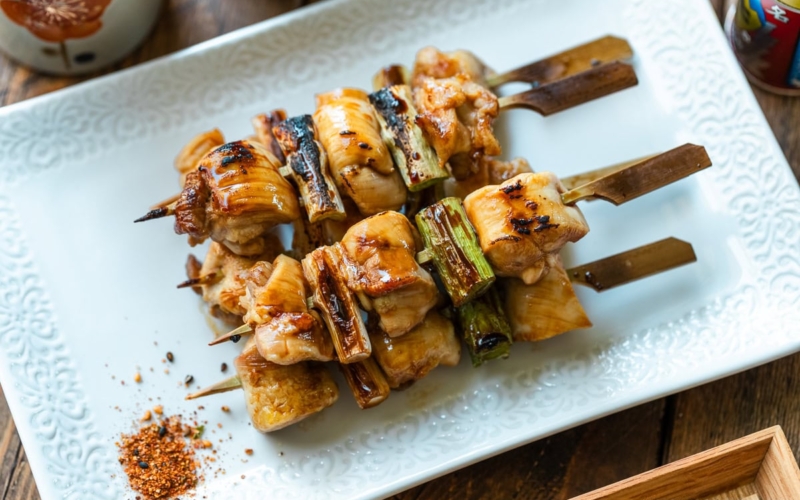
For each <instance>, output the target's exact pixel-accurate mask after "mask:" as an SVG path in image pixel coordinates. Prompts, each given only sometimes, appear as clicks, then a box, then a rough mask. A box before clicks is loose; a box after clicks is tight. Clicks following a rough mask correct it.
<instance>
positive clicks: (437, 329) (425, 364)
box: [370, 311, 461, 389]
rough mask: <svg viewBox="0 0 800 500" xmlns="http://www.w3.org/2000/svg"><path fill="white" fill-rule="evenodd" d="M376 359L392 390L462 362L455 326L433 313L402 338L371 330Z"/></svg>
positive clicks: (375, 329)
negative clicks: (443, 367)
mask: <svg viewBox="0 0 800 500" xmlns="http://www.w3.org/2000/svg"><path fill="white" fill-rule="evenodd" d="M370 340H371V341H372V350H373V354H374V357H375V359H376V360H377V361H378V364H379V365H380V367H381V368H382V369H383V372H384V373H385V374H386V380H387V381H388V382H389V386H390V387H391V388H392V389H398V388H403V387H407V386H409V385H410V384H412V383H413V382H415V381H417V380H419V379H421V378H422V377H424V376H425V375H427V374H428V373H429V372H430V371H431V370H433V369H434V368H436V367H437V366H439V365H444V366H456V365H457V364H458V362H459V360H460V359H461V342H460V341H459V339H458V337H457V336H456V333H455V328H454V327H453V323H451V322H450V320H448V319H447V318H445V317H444V316H442V315H441V314H439V313H438V312H436V311H430V312H428V314H427V315H426V316H425V319H424V320H423V321H422V323H420V324H419V325H417V326H415V327H414V328H412V329H411V331H410V332H408V333H406V334H405V335H402V336H400V337H390V336H389V335H387V334H386V332H384V331H383V330H381V329H379V328H377V325H375V327H373V328H370Z"/></svg>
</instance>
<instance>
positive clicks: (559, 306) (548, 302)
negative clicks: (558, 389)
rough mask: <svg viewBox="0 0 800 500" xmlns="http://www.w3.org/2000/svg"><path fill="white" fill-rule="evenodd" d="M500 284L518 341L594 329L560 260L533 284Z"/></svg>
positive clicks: (507, 281) (506, 281)
mask: <svg viewBox="0 0 800 500" xmlns="http://www.w3.org/2000/svg"><path fill="white" fill-rule="evenodd" d="M500 283H501V286H502V287H503V288H504V289H505V295H506V300H505V310H506V314H507V315H508V322H509V323H510V324H511V333H512V334H513V336H514V342H521V341H529V342H535V341H537V340H544V339H547V338H550V337H554V336H556V335H560V334H562V333H564V332H568V331H570V330H575V329H578V328H589V327H590V326H592V322H591V321H589V318H588V317H587V316H586V311H584V310H583V307H582V306H581V303H580V302H579V301H578V297H576V296H575V291H574V290H573V289H572V283H571V282H570V279H569V276H567V273H566V271H565V270H564V266H563V264H562V263H561V258H560V257H559V258H557V259H556V260H555V262H554V265H553V267H552V268H551V269H550V272H548V273H547V274H546V275H545V276H544V277H542V279H540V280H539V281H537V282H536V283H534V284H533V285H526V284H525V283H523V282H522V281H521V280H518V279H516V278H503V279H501V280H500ZM376 344H377V343H375V342H374V343H373V345H376Z"/></svg>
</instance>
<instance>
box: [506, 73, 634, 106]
mask: <svg viewBox="0 0 800 500" xmlns="http://www.w3.org/2000/svg"><path fill="white" fill-rule="evenodd" d="M638 83H639V80H638V79H637V78H636V72H635V71H634V70H633V66H631V65H629V64H625V63H622V62H619V61H615V62H611V63H608V64H603V65H601V66H597V67H595V68H592V69H590V70H588V71H584V72H582V73H578V74H575V75H572V76H569V77H567V78H563V79H561V80H557V81H555V82H553V83H549V84H547V85H542V86H539V87H536V88H534V89H531V90H528V91H526V92H520V93H519V94H514V95H510V96H505V97H501V98H499V99H498V103H499V105H500V110H501V111H502V110H504V109H513V108H525V109H530V110H532V111H535V112H537V113H539V114H540V115H542V116H550V115H552V114H554V113H558V112H559V111H563V110H565V109H568V108H572V107H575V106H578V105H580V104H584V103H587V102H589V101H593V100H595V99H599V98H601V97H605V96H607V95H609V94H613V93H615V92H619V91H620V90H624V89H627V88H630V87H633V86H635V85H637V84H638Z"/></svg>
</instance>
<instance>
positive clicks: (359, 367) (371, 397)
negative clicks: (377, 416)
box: [339, 357, 390, 410]
mask: <svg viewBox="0 0 800 500" xmlns="http://www.w3.org/2000/svg"><path fill="white" fill-rule="evenodd" d="M339 368H340V369H341V370H342V374H343V375H344V378H345V380H347V385H349V386H350V390H351V391H353V397H355V399H356V403H358V406H359V407H360V408H361V409H362V410H366V409H367V408H372V407H373V406H377V405H379V404H380V403H382V402H383V400H385V399H386V398H388V397H389V390H390V389H389V382H387V381H386V376H385V375H384V374H383V371H381V368H380V367H379V366H378V364H377V363H376V362H375V359H374V358H371V357H370V358H366V359H365V360H364V361H359V362H358V363H350V364H347V365H343V364H340V365H339Z"/></svg>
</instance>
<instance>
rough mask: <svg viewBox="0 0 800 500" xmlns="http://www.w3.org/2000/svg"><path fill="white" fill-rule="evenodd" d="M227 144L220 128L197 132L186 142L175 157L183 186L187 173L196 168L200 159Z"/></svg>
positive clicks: (176, 167) (176, 168)
mask: <svg viewBox="0 0 800 500" xmlns="http://www.w3.org/2000/svg"><path fill="white" fill-rule="evenodd" d="M223 144H225V138H224V137H223V135H222V132H220V130H219V129H216V128H215V129H212V130H209V131H208V132H203V133H201V134H197V135H196V136H194V137H193V138H192V140H191V141H189V143H188V144H186V145H185V146H184V147H183V149H181V152H180V153H178V156H177V157H176V158H175V170H177V171H178V174H180V184H181V187H183V185H184V184H185V183H186V175H188V174H189V172H191V171H193V170H196V169H197V167H198V165H199V164H200V161H201V160H202V159H203V157H204V156H206V155H207V154H208V153H209V152H210V151H212V150H213V149H215V148H218V147H220V146H222V145H223Z"/></svg>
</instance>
